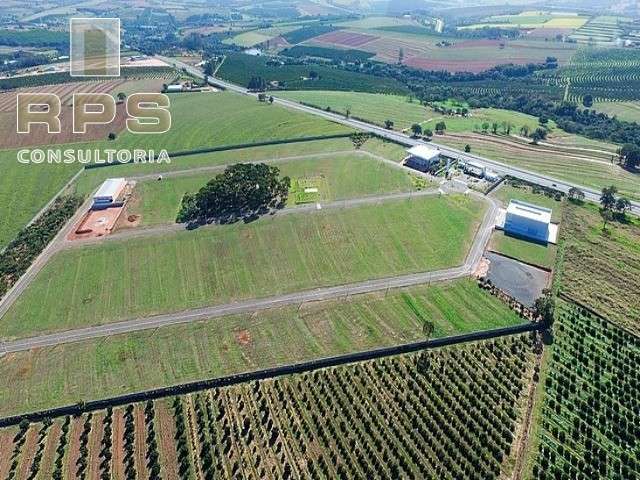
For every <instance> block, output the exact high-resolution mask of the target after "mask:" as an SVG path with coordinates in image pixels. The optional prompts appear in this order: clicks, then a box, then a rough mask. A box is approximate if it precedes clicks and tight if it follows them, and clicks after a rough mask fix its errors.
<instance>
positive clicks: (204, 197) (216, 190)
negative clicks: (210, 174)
mask: <svg viewBox="0 0 640 480" xmlns="http://www.w3.org/2000/svg"><path fill="white" fill-rule="evenodd" d="M290 187H291V179H290V178H289V177H282V178H280V169H279V168H277V167H272V166H269V165H266V164H264V163H259V164H251V163H239V164H236V165H231V166H229V167H227V169H226V170H225V171H224V172H223V173H221V174H219V175H216V177H215V178H213V179H212V180H210V181H209V182H208V183H207V184H206V185H205V186H204V187H202V188H201V189H200V191H198V192H197V193H195V194H187V195H185V196H184V197H183V199H182V206H181V209H180V212H179V213H178V218H177V221H178V222H180V223H193V224H197V223H200V224H204V223H211V222H217V223H230V222H235V221H237V220H239V219H245V220H251V219H255V218H257V217H258V216H259V215H262V214H265V213H269V212H270V211H272V210H274V209H278V208H282V207H284V206H285V204H286V202H287V198H288V195H289V189H290Z"/></svg>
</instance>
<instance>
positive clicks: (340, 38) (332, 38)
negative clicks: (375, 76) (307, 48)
mask: <svg viewBox="0 0 640 480" xmlns="http://www.w3.org/2000/svg"><path fill="white" fill-rule="evenodd" d="M378 38H380V37H376V36H374V35H367V34H364V33H355V32H347V31H344V30H338V31H336V32H329V33H325V34H323V35H320V36H318V37H315V38H314V39H313V41H314V42H320V43H329V44H333V45H343V46H345V47H360V46H362V45H364V44H365V43H369V42H373V41H374V40H377V39H378Z"/></svg>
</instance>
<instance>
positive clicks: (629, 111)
mask: <svg viewBox="0 0 640 480" xmlns="http://www.w3.org/2000/svg"><path fill="white" fill-rule="evenodd" d="M593 108H594V109H595V110H597V111H598V112H602V113H606V114H607V115H609V116H611V117H613V116H616V117H618V119H620V120H624V121H627V122H636V123H640V102H596V103H595V104H594V106H593Z"/></svg>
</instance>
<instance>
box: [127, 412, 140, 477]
mask: <svg viewBox="0 0 640 480" xmlns="http://www.w3.org/2000/svg"><path fill="white" fill-rule="evenodd" d="M133 408H134V407H133V405H127V408H125V410H124V474H125V476H126V479H127V480H136V478H137V474H136V465H135V462H134V455H135V446H134V445H135V430H136V426H135V421H134V419H133Z"/></svg>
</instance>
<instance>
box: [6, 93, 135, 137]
mask: <svg viewBox="0 0 640 480" xmlns="http://www.w3.org/2000/svg"><path fill="white" fill-rule="evenodd" d="M60 122H61V124H62V131H61V132H60V133H51V134H50V133H48V132H47V126H46V125H32V126H31V132H30V133H25V134H18V133H16V131H17V129H16V114H15V113H14V112H2V113H0V148H22V147H34V146H37V145H54V144H62V143H73V142H85V141H92V140H106V139H107V137H108V135H109V133H111V132H114V133H118V132H121V131H122V130H124V128H125V126H126V107H125V105H124V103H121V104H118V105H117V106H116V118H115V119H114V121H113V122H112V123H110V124H108V125H87V132H86V133H82V134H80V133H73V121H72V112H71V107H70V106H65V107H63V108H62V113H61V114H60Z"/></svg>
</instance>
